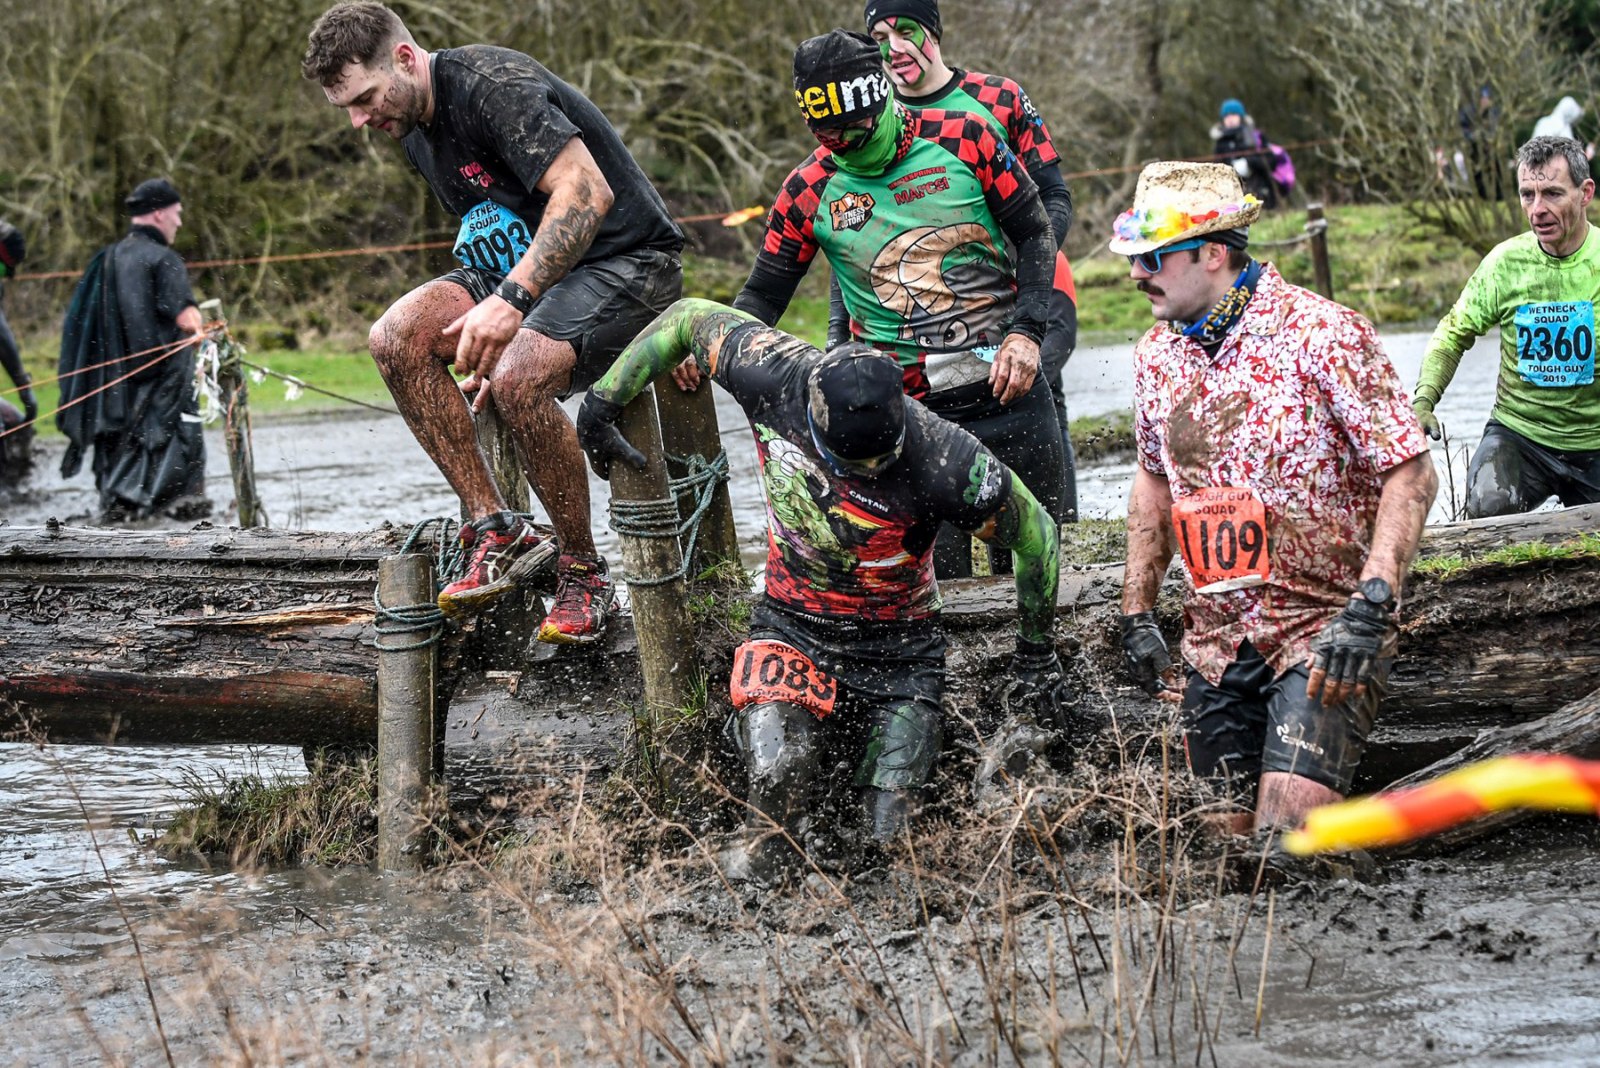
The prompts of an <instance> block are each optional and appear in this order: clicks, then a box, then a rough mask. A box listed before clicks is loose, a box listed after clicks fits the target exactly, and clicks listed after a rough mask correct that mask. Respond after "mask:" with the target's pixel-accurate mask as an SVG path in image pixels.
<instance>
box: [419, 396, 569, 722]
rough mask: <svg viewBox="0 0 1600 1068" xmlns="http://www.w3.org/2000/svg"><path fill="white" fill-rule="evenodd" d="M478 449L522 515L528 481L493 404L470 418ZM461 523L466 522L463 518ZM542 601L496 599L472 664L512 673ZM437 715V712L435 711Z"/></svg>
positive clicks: (481, 622) (481, 624) (479, 630)
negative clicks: (475, 661) (474, 662)
mask: <svg viewBox="0 0 1600 1068" xmlns="http://www.w3.org/2000/svg"><path fill="white" fill-rule="evenodd" d="M472 425H473V429H474V430H476V431H477V434H478V447H479V448H480V449H482V450H483V455H484V457H485V458H486V459H487V460H488V461H489V474H490V475H492V476H493V477H494V484H495V485H496V486H497V487H498V488H499V490H500V496H501V497H503V498H504V499H505V502H506V507H507V508H509V509H511V510H512V511H513V512H526V511H528V510H529V507H530V505H531V504H532V496H531V494H530V491H529V488H528V476H527V473H526V472H525V471H523V469H522V461H521V459H520V457H519V456H518V454H517V446H516V442H515V440H514V439H513V438H512V437H511V428H510V427H509V426H507V425H506V422H505V420H504V419H501V418H500V411H499V409H498V408H496V407H495V406H494V404H493V403H491V404H489V405H488V407H486V408H485V409H484V410H483V411H481V412H479V413H478V414H476V415H474V416H473V417H472ZM461 518H462V519H463V520H466V519H467V518H469V517H468V516H467V515H465V514H464V513H463V515H462V517H461ZM544 611H545V609H544V601H543V599H542V598H540V597H539V595H538V594H535V593H532V592H519V593H517V594H513V595H512V596H509V597H502V598H501V599H500V600H498V601H496V602H495V603H494V604H493V605H490V606H489V609H488V611H486V612H484V613H483V614H482V615H480V616H479V617H478V622H477V627H476V639H475V640H474V641H473V643H472V644H473V648H474V651H475V654H476V657H477V660H478V663H479V664H480V665H481V666H482V667H483V668H484V669H485V670H489V671H515V670H517V669H519V668H521V667H522V664H523V661H524V659H525V658H526V657H527V651H528V642H529V641H530V640H531V639H532V636H533V633H534V631H536V630H537V629H538V628H539V621H540V620H542V619H543V618H544ZM441 712H442V710H441Z"/></svg>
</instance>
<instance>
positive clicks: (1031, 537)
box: [989, 475, 1061, 642]
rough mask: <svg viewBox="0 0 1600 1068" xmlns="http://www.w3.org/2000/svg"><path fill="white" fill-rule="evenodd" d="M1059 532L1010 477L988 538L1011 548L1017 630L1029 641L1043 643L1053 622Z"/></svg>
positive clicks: (1048, 638) (1027, 493)
mask: <svg viewBox="0 0 1600 1068" xmlns="http://www.w3.org/2000/svg"><path fill="white" fill-rule="evenodd" d="M1059 539H1060V531H1059V530H1058V529H1057V527H1056V523H1055V520H1053V519H1051V518H1050V513H1049V512H1046V511H1045V510H1044V505H1042V504H1040V503H1039V501H1038V499H1037V498H1035V497H1034V495H1033V493H1032V491H1030V490H1029V489H1028V487H1027V486H1025V485H1023V482H1022V479H1020V478H1017V477H1016V476H1015V475H1013V476H1012V478H1011V497H1010V499H1009V500H1007V501H1006V502H1005V503H1004V504H1002V505H1001V506H1000V511H999V513H998V514H997V515H996V516H995V530H994V534H993V535H991V536H990V538H989V540H991V541H993V542H995V543H996V544H998V545H1001V546H1004V547H1005V548H1007V549H1010V550H1011V559H1012V561H1013V562H1014V564H1015V571H1016V577H1017V631H1018V633H1019V634H1021V636H1022V637H1023V638H1026V639H1027V640H1028V641H1031V642H1047V641H1050V640H1051V637H1050V636H1051V633H1052V632H1053V630H1054V628H1055V621H1056V584H1057V582H1058V581H1059V579H1060V567H1061V563H1060V560H1061V556H1060V540H1059Z"/></svg>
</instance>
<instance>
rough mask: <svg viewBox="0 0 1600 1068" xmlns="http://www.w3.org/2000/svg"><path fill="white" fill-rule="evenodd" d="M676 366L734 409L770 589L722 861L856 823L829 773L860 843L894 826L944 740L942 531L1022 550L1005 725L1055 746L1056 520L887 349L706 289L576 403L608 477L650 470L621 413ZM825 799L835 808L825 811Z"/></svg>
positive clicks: (586, 443)
mask: <svg viewBox="0 0 1600 1068" xmlns="http://www.w3.org/2000/svg"><path fill="white" fill-rule="evenodd" d="M685 358H689V359H692V360H693V361H694V363H695V367H696V368H697V370H698V371H699V373H700V374H701V375H704V376H708V377H710V378H712V379H713V380H715V381H716V382H717V383H719V384H720V385H722V386H723V387H724V388H725V389H727V390H728V392H730V393H731V394H733V397H734V399H735V400H737V401H738V402H739V404H740V406H742V407H743V408H744V411H745V414H746V415H747V416H748V417H749V419H750V424H751V427H752V429H753V430H754V431H755V436H756V451H757V453H758V455H759V457H760V460H761V478H762V482H763V488H764V489H765V492H766V501H767V524H768V539H767V542H768V554H767V572H766V595H765V597H764V598H763V599H762V601H761V603H760V605H759V606H758V607H757V608H756V610H755V614H754V617H753V619H752V621H751V627H750V640H749V641H748V642H746V643H745V644H744V645H741V646H740V647H739V649H738V651H737V652H736V653H735V656H734V666H733V677H732V681H731V689H732V697H733V704H734V707H735V709H736V710H737V711H736V713H735V716H736V718H735V721H734V723H733V727H734V732H733V733H734V734H735V736H736V738H737V740H738V744H739V748H740V750H741V752H742V753H743V754H744V760H745V767H746V770H747V771H748V773H749V800H750V804H751V806H752V809H753V812H752V816H751V818H750V820H749V821H748V826H747V830H748V840H747V843H746V848H745V850H743V851H742V852H741V851H740V850H735V851H734V856H735V859H734V860H733V863H732V866H731V870H732V871H733V872H734V873H736V874H743V873H744V872H745V871H746V870H753V873H754V874H756V875H757V876H765V875H767V874H770V873H771V872H772V871H773V870H774V869H776V868H781V867H782V866H783V864H784V863H785V862H786V861H787V860H789V859H792V855H793V854H792V850H793V847H794V846H796V845H799V846H801V847H807V845H808V842H809V840H810V839H811V837H812V834H813V832H816V831H820V830H827V829H830V825H831V824H832V822H833V821H834V820H835V819H837V818H839V817H841V816H844V817H847V816H848V815H849V813H848V811H847V810H848V808H849V806H847V805H837V802H838V801H839V799H840V798H842V797H844V796H848V795H847V793H846V790H845V784H842V783H834V782H831V781H829V780H830V779H831V778H832V777H833V775H834V772H833V771H832V769H834V768H835V767H837V766H839V764H840V762H841V761H843V762H844V763H845V764H846V766H848V767H850V768H853V769H854V781H853V785H854V786H855V787H856V788H857V791H858V795H859V803H860V804H859V813H860V817H861V820H862V821H863V823H864V830H865V832H866V834H867V835H868V836H870V838H871V839H872V840H874V841H876V842H878V843H880V844H886V843H889V842H891V841H892V840H893V839H894V838H896V837H897V836H898V835H900V834H901V833H902V831H903V829H904V827H905V826H906V824H907V822H908V820H909V818H910V816H911V814H912V812H913V811H914V809H915V807H916V803H917V801H918V799H919V795H920V792H921V790H922V788H923V787H924V786H925V785H926V783H927V782H928V778H929V775H930V773H931V771H932V769H933V764H934V760H935V758H936V757H937V756H938V754H939V749H940V743H941V734H942V728H941V720H942V715H941V709H940V699H941V694H942V692H943V689H944V648H945V647H944V637H943V634H942V632H941V630H940V628H939V624H938V615H939V589H938V585H937V583H936V582H935V581H934V576H933V560H932V555H933V541H934V536H935V534H936V532H937V531H938V529H939V525H940V523H941V522H948V523H952V524H954V525H955V526H956V527H957V528H959V529H961V530H963V531H967V532H970V533H972V534H975V535H977V536H978V537H980V538H982V539H984V540H986V541H992V542H994V543H996V544H998V545H1001V546H1004V547H1006V548H1009V549H1010V550H1011V552H1012V554H1013V557H1014V561H1015V566H1016V575H1017V603H1018V612H1017V628H1018V633H1017V644H1016V651H1015V653H1014V655H1013V657H1012V660H1011V674H1012V676H1013V678H1014V682H1013V683H1012V688H1011V690H1010V691H1009V693H1008V694H1007V698H1006V700H1007V705H1008V707H1009V709H1010V710H1011V714H1012V716H1013V717H1015V719H1014V722H1012V723H1010V724H1008V725H1007V728H1005V729H1003V731H1002V735H1003V736H1006V737H1008V738H1009V739H1021V740H1022V741H1021V744H1026V745H1032V746H1035V747H1037V749H1038V750H1039V751H1043V750H1044V749H1046V748H1048V747H1049V746H1050V745H1051V744H1053V743H1054V742H1056V741H1059V740H1060V739H1062V738H1063V737H1064V735H1065V731H1066V728H1067V727H1069V726H1070V722H1069V720H1070V719H1071V717H1072V716H1073V710H1072V709H1071V707H1070V698H1069V697H1068V696H1067V692H1066V687H1065V686H1064V684H1063V682H1062V671H1061V663H1060V661H1059V660H1058V659H1057V657H1056V651H1055V645H1054V642H1053V640H1052V637H1051V630H1052V625H1053V623H1054V621H1055V594H1056V551H1057V535H1056V525H1055V523H1054V521H1053V520H1052V519H1051V517H1050V516H1049V514H1048V513H1046V512H1045V510H1044V508H1043V507H1042V506H1041V505H1040V504H1039V502H1038V501H1037V500H1036V499H1035V498H1034V495H1033V494H1032V493H1031V492H1029V490H1028V487H1026V486H1025V485H1023V484H1022V481H1021V480H1020V479H1018V478H1016V477H1014V476H1013V475H1012V473H1011V471H1010V470H1008V469H1007V468H1006V467H1005V466H1004V465H1003V464H1001V463H1000V462H999V461H998V460H996V459H995V457H994V455H993V454H992V453H990V452H989V450H988V449H986V448H984V447H983V446H982V445H981V444H979V442H978V440H977V439H976V438H974V437H972V435H970V434H968V433H967V432H966V431H964V430H962V429H960V428H959V427H957V426H956V425H955V424H954V423H950V422H947V421H945V420H943V419H941V418H939V417H938V416H936V415H934V414H933V413H932V412H930V411H929V410H928V409H927V408H926V407H924V406H923V405H922V404H921V403H919V402H918V401H915V400H912V399H910V398H909V397H906V396H905V395H904V393H903V392H902V383H901V371H900V368H899V366H898V365H897V364H896V363H895V361H894V359H893V358H892V357H890V356H888V355H886V354H883V353H878V352H874V351H873V350H872V349H870V348H868V347H867V346H865V345H861V344H856V343H850V344H845V345H842V346H839V347H837V348H835V349H833V350H830V351H829V352H828V354H827V355H826V356H823V354H822V353H821V352H819V351H818V350H817V349H815V348H813V347H812V346H811V345H808V344H806V343H805V342H803V341H801V340H799V339H798V338H795V337H792V336H790V335H789V334H786V333H784V332H782V331H780V330H776V329H774V328H772V327H768V326H766V325H764V324H762V323H761V322H759V321H757V320H756V319H755V318H754V317H752V316H750V315H747V314H745V313H744V312H739V311H735V310H733V309H731V308H727V307H724V306H722V305H720V304H715V303H712V302H711V301H706V300H682V301H679V302H678V303H677V304H675V305H673V306H672V307H671V308H669V309H668V310H667V312H666V313H665V314H663V315H662V316H661V317H660V318H658V319H657V320H656V321H655V322H654V323H652V324H650V326H649V328H647V329H646V330H645V332H644V333H643V334H641V335H639V337H638V338H637V339H636V340H635V341H634V342H633V344H632V345H630V346H629V347H628V348H627V350H626V351H625V352H623V354H622V356H621V357H620V358H619V359H618V360H617V362H616V363H614V364H613V365H612V367H611V370H609V371H608V372H606V374H605V376H604V377H603V378H601V379H600V381H599V382H597V383H596V384H595V385H594V387H593V388H592V389H590V390H589V392H588V394H587V395H585V397H584V399H583V406H582V408H581V409H580V410H579V412H578V439H579V441H580V442H581V443H582V445H583V449H584V451H585V452H586V453H588V455H589V460H590V462H591V463H592V464H593V465H594V469H595V471H596V473H598V474H599V475H600V476H601V477H602V478H605V477H608V476H609V474H610V467H611V464H612V463H613V462H614V461H616V460H621V461H623V462H626V463H631V464H634V465H635V466H639V467H642V466H643V464H644V457H643V456H642V455H641V454H640V453H638V452H637V451H636V450H635V449H634V448H633V447H632V446H631V445H629V443H628V442H627V441H626V440H625V439H624V438H623V437H622V433H621V431H620V430H618V428H617V420H618V418H619V416H620V415H621V413H622V409H623V407H624V406H625V405H626V404H627V403H628V402H629V401H631V400H632V399H633V398H634V397H636V396H638V395H639V394H640V393H641V392H643V390H644V389H645V387H646V386H648V385H649V384H650V383H651V382H652V381H653V380H654V379H656V378H659V377H660V376H662V375H663V374H666V373H668V372H670V371H672V370H673V369H674V368H675V367H676V366H677V365H678V364H679V362H680V361H682V360H684V359H685ZM825 794H826V795H827V799H828V800H829V801H831V802H833V803H835V804H836V806H837V808H839V809H843V810H846V811H839V812H836V813H830V812H828V811H827V810H826V809H825V808H824V807H823V806H822V802H823V801H824V795H825ZM746 864H748V865H749V868H746V867H745V865H746Z"/></svg>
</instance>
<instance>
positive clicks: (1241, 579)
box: [1172, 486, 1271, 593]
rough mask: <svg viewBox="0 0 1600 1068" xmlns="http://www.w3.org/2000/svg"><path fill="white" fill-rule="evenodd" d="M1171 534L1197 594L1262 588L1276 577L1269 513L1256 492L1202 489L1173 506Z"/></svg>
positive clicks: (1230, 488) (1231, 489)
mask: <svg viewBox="0 0 1600 1068" xmlns="http://www.w3.org/2000/svg"><path fill="white" fill-rule="evenodd" d="M1172 529H1173V533H1174V534H1175V535H1176V536H1177V539H1178V551H1179V552H1180V553H1182V554H1183V563H1184V566H1185V567H1186V568H1188V570H1189V575H1190V577H1191V578H1193V580H1194V586H1195V592H1196V593H1225V592H1227V591H1229V590H1242V589H1245V588H1247V587H1250V586H1259V585H1261V584H1262V583H1264V582H1266V581H1267V578H1268V576H1269V575H1270V574H1271V554H1270V553H1269V552H1268V549H1267V510H1266V508H1265V507H1264V506H1263V505H1262V503H1261V501H1260V500H1259V499H1257V497H1256V495H1255V493H1254V492H1253V491H1252V490H1249V489H1241V488H1237V487H1233V486H1208V487H1206V488H1205V489H1201V490H1197V491H1196V492H1194V493H1191V494H1189V495H1187V496H1185V497H1184V498H1183V499H1182V500H1179V501H1175V502H1173V505H1172Z"/></svg>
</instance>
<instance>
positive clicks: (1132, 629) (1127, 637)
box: [1122, 609, 1172, 697]
mask: <svg viewBox="0 0 1600 1068" xmlns="http://www.w3.org/2000/svg"><path fill="white" fill-rule="evenodd" d="M1122 659H1123V662H1124V663H1126V664H1127V665H1128V672H1129V673H1130V674H1131V675H1132V676H1133V681H1135V682H1137V683H1138V684H1139V687H1140V688H1141V689H1142V690H1144V692H1145V693H1147V694H1149V695H1150V696H1152V697H1154V696H1155V695H1156V694H1158V693H1160V692H1161V691H1162V690H1165V689H1167V683H1166V679H1165V678H1164V677H1163V676H1164V675H1165V674H1166V673H1167V671H1168V670H1169V669H1171V667H1172V654H1171V653H1169V652H1167V639H1166V638H1165V637H1163V636H1162V634H1161V626H1160V624H1158V623H1157V622H1156V614H1155V611H1154V610H1153V609H1152V610H1149V611H1144V612H1135V613H1134V614H1133V615H1131V616H1123V617H1122Z"/></svg>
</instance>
